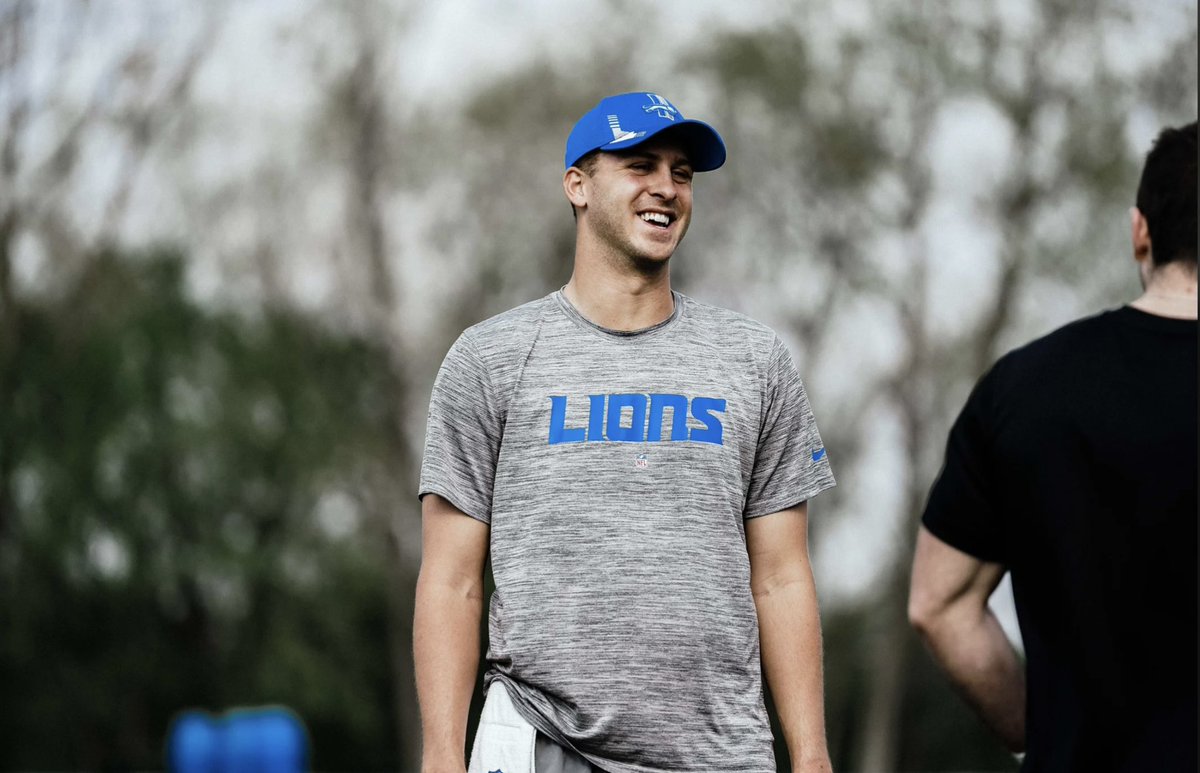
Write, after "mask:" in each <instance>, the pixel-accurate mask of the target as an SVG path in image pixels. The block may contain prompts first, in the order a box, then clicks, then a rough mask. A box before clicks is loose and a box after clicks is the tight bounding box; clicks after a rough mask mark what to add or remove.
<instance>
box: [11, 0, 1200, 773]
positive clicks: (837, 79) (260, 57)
mask: <svg viewBox="0 0 1200 773" xmlns="http://www.w3.org/2000/svg"><path fill="white" fill-rule="evenodd" d="M1196 60H1197V39H1196V4H1195V2H1194V1H1192V0H1148V1H1144V2H1136V3H1135V2H1133V0H1097V1H1096V2H1088V3H1080V2H1073V1H1070V0H1006V1H1005V2H1003V3H965V2H960V3H942V2H920V1H919V0H918V1H917V2H914V1H913V0H871V1H868V0H838V2H828V1H827V0H788V1H780V0H775V1H774V2H767V1H766V0H741V2H737V3H722V2H715V1H714V0H693V2H688V3H660V4H654V5H648V4H644V3H633V2H629V1H627V0H609V2H596V3H587V4H584V3H558V2H551V0H504V1H503V2H495V3H471V2H466V1H465V0H445V1H444V2H439V3H433V2H417V1H416V0H389V1H386V2H385V1H384V0H355V1H354V2H338V1H336V0H260V1H259V2H234V1H233V0H206V1H205V2H184V1H183V0H143V1H142V2H125V1H123V0H0V768H4V769H46V768H51V769H64V768H65V769H109V770H114V769H130V768H138V769H147V768H151V769H152V768H158V767H161V766H162V765H163V764H164V759H165V758H164V752H163V743H164V739H165V737H166V733H167V728H168V726H169V724H170V721H171V718H172V717H173V716H175V715H176V712H178V711H180V710H182V709H185V708H202V709H209V710H213V711H217V710H222V709H225V708H228V707H233V706H240V705H261V704H285V705H287V706H289V707H291V708H292V709H294V710H295V711H296V712H297V713H298V714H299V715H300V716H301V717H302V718H303V719H304V721H305V722H306V724H307V727H308V731H309V736H310V739H311V744H312V755H313V757H312V758H313V764H314V766H315V767H316V768H318V769H338V770H343V769H396V770H403V771H415V770H417V768H418V765H419V762H418V761H419V726H418V714H417V710H416V699H415V693H414V689H413V676H412V665H411V654H410V653H411V621H412V600H413V587H414V581H415V577H416V573H417V570H418V566H419V562H420V516H419V508H418V503H417V499H416V496H415V488H416V482H417V469H418V465H419V461H420V453H421V445H422V440H423V434H424V419H425V412H426V408H427V405H428V396H429V390H430V386H431V383H432V380H433V376H434V374H435V372H436V369H437V366H438V365H439V363H440V361H441V358H442V356H443V355H444V353H445V352H446V350H447V348H448V347H449V345H450V343H451V341H452V340H453V339H454V337H455V336H456V335H457V334H458V333H459V332H460V331H461V330H462V329H463V328H464V327H465V326H467V325H469V324H472V323H474V322H477V321H479V320H481V319H483V318H485V317H488V316H490V315H492V314H495V313H498V312H500V311H502V310H504V309H506V308H509V307H511V306H514V305H516V304H519V303H522V302H524V301H527V300H531V299H534V298H537V297H540V296H542V295H544V294H546V293H548V292H550V291H552V290H554V289H556V288H558V287H560V286H561V285H562V284H563V283H565V281H566V280H567V278H568V276H569V272H570V266H571V255H572V247H573V238H574V229H573V224H572V220H571V217H570V212H569V207H568V205H567V203H566V201H565V200H564V199H563V196H562V193H561V189H560V187H559V179H560V176H561V172H562V167H561V163H562V149H563V144H564V142H565V139H566V135H567V132H568V131H569V129H570V127H571V125H572V123H573V121H574V120H575V118H576V117H578V116H579V115H580V114H581V113H582V112H584V111H585V110H586V109H588V108H589V107H591V106H592V105H593V104H595V103H596V102H597V101H598V100H599V99H600V98H601V97H602V96H604V95H607V94H610V93H616V92H622V91H630V90H651V91H658V92H661V93H662V94H664V95H666V96H667V97H668V98H669V99H671V100H672V101H674V102H675V103H676V104H677V105H678V106H679V107H680V108H681V109H682V110H683V111H684V113H685V114H686V115H688V116H690V117H697V118H701V119H704V120H707V121H709V122H711V123H712V124H713V125H714V126H716V127H717V128H718V129H719V131H720V132H721V133H722V134H723V135H724V138H725V140H726V142H727V143H728V147H729V162H728V164H727V165H726V167H725V168H723V169H722V170H720V171H719V172H716V173H714V174H711V175H701V176H699V177H698V178H697V181H696V215H695V221H694V224H693V226H692V231H691V234H690V235H689V237H688V239H687V240H686V241H685V242H684V245H683V247H682V249H681V250H680V252H679V253H678V254H677V255H676V256H675V259H674V260H673V261H672V271H673V280H674V284H675V286H676V288H677V289H679V290H681V291H682V292H684V293H687V294H689V295H692V296H693V297H696V298H699V299H701V300H704V301H707V302H711V303H715V304H718V305H723V306H727V307H730V308H733V309H737V310H739V311H743V312H745V313H748V314H750V315H752V316H754V317H756V318H758V319H760V320H761V321H763V322H765V323H767V324H769V325H771V326H773V327H775V328H776V329H777V330H779V331H780V333H781V334H782V335H783V336H784V338H785V340H786V341H787V342H788V344H789V345H790V347H791V349H792V351H793V354H794V355H795V357H796V360H797V363H798V365H799V366H800V370H801V373H802V375H803V377H804V379H805V381H806V384H807V386H808V390H809V393H810V396H811V398H812V402H813V405H814V409H815V411H816V414H817V416H818V419H819V421H820V424H821V429H822V432H823V434H824V438H825V441H826V444H827V446H828V448H829V449H830V451H829V453H830V457H831V459H832V462H833V465H834V469H835V470H836V473H837V476H838V480H839V483H840V486H839V487H838V488H836V489H834V490H833V491H831V492H829V493H826V494H824V495H822V496H821V497H820V498H819V499H818V500H817V501H815V502H814V503H813V505H812V511H811V512H812V516H811V525H812V531H813V534H812V540H813V551H814V560H815V565H816V569H817V582H818V588H819V591H820V595H821V603H822V617H823V623H824V628H825V641H826V680H827V698H826V705H827V713H828V726H829V741H830V746H831V749H832V752H833V755H834V762H835V767H837V768H838V769H839V770H855V771H900V770H906V771H907V770H914V771H916V770H929V771H934V770H1012V769H1014V767H1015V765H1014V763H1013V762H1012V760H1011V758H1010V757H1008V755H1007V754H1005V753H1004V751H1003V750H1002V748H1001V747H1000V745H999V743H997V742H996V741H995V740H993V739H992V738H991V737H990V736H989V735H988V734H987V732H986V731H985V730H984V729H983V727H982V726H981V725H980V724H979V722H978V721H977V720H976V719H975V718H974V716H973V715H972V714H970V713H969V712H968V710H967V709H966V708H965V707H964V706H963V704H962V703H961V702H960V701H959V700H958V699H957V698H956V697H955V695H954V694H953V693H952V691H951V690H950V689H949V688H948V686H947V684H946V682H945V681H944V679H943V678H942V677H941V676H940V675H939V674H938V673H937V672H936V670H935V668H934V666H933V665H932V663H931V661H930V659H929V658H928V657H927V655H926V654H925V653H924V651H923V650H922V649H921V647H920V644H919V643H918V642H917V641H916V639H915V638H914V637H913V635H912V634H911V633H910V632H909V629H908V625H907V622H906V619H905V612H904V603H905V597H906V593H907V579H908V571H909V565H910V564H909V562H910V556H911V548H912V544H913V537H914V532H915V525H916V522H917V518H918V516H919V513H920V511H921V509H922V506H923V504H924V498H925V496H926V493H927V491H928V488H929V485H930V484H931V482H932V480H933V479H934V477H935V475H936V473H937V471H938V468H939V465H940V462H941V455H942V451H943V445H944V442H945V435H946V432H947V430H948V428H949V425H950V422H951V421H952V420H953V418H954V416H955V415H956V413H957V411H958V409H959V408H960V407H961V405H962V402H963V401H964V399H965V398H966V395H967V392H968V391H969V389H970V387H971V386H972V384H973V383H974V381H975V380H976V379H977V378H978V377H979V376H980V375H981V374H982V373H983V372H984V371H985V370H986V368H987V367H988V366H989V365H990V363H991V362H992V361H993V360H994V359H995V358H996V357H997V356H998V355H999V354H1000V353H1002V352H1003V351H1005V350H1007V349H1009V348H1011V347H1013V346H1015V345H1017V344H1019V343H1022V342H1024V341H1026V340H1029V339H1030V338H1032V337H1035V336H1037V335H1040V334H1042V333H1045V332H1048V331H1049V330H1051V329H1053V328H1055V327H1057V326H1059V325H1061V324H1063V323H1065V322H1066V321H1068V320H1070V319H1072V318H1074V317H1077V316H1080V315H1083V314H1086V313H1090V312H1093V311H1098V310H1100V309H1102V308H1105V307H1112V306H1116V305H1120V304H1121V303H1123V302H1126V301H1128V300H1130V299H1132V298H1134V297H1135V296H1136V295H1137V293H1138V291H1139V287H1138V284H1137V278H1136V273H1135V270H1134V265H1133V261H1132V259H1131V256H1130V249H1129V246H1128V238H1129V237H1128V212H1127V210H1128V207H1130V206H1131V205H1132V203H1133V198H1134V191H1135V188H1136V184H1137V175H1138V173H1139V170H1140V166H1141V158H1142V156H1143V155H1144V153H1145V152H1146V151H1147V150H1148V149H1149V146H1150V143H1151V141H1152V139H1153V137H1154V136H1155V135H1156V134H1157V132H1158V130H1159V129H1160V128H1161V127H1162V126H1164V125H1177V124H1181V123H1184V122H1188V121H1192V120H1195V117H1196V92H1197V61H1196ZM994 603H995V604H996V606H997V608H998V609H999V610H1000V613H1001V615H1002V617H1003V618H1004V620H1005V621H1006V625H1007V628H1008V630H1009V631H1010V634H1011V635H1012V636H1013V637H1014V640H1015V641H1017V643H1018V646H1019V637H1018V635H1017V632H1016V629H1015V623H1014V620H1013V615H1012V612H1011V594H1010V592H1009V591H1007V589H1006V588H1002V589H1001V591H999V592H998V593H997V596H996V598H995V599H994ZM782 754H783V752H782V750H781V760H782V759H783V757H782Z"/></svg>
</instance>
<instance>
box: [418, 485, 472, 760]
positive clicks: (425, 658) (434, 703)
mask: <svg viewBox="0 0 1200 773" xmlns="http://www.w3.org/2000/svg"><path fill="white" fill-rule="evenodd" d="M421 523H422V527H421V531H422V537H421V545H422V553H421V572H420V574H419V575H418V577H417V600H416V615H415V619H414V621H413V659H414V661H415V663H416V677H417V697H418V699H419V700H420V704H421V737H422V741H423V744H424V747H423V748H424V752H423V755H422V770H423V771H425V773H433V772H434V771H438V772H439V773H440V772H441V771H454V772H455V773H462V771H464V770H465V769H466V765H465V761H464V759H463V756H464V755H463V752H464V750H465V748H466V734H467V711H468V710H469V709H470V706H471V690H472V689H473V688H474V686H475V674H476V671H477V669H478V668H479V645H480V642H479V622H480V619H481V616H482V614H483V569H484V564H485V563H486V561H487V553H488V537H489V532H490V530H489V528H488V525H487V524H485V523H483V522H482V521H477V520H475V519H474V518H471V517H469V516H467V515H464V514H463V513H462V511H461V510H459V509H458V508H456V507H454V505H452V504H450V503H449V502H447V501H446V500H445V499H442V498H441V497H439V496H437V495H436V494H427V495H426V496H425V497H424V499H422V500H421Z"/></svg>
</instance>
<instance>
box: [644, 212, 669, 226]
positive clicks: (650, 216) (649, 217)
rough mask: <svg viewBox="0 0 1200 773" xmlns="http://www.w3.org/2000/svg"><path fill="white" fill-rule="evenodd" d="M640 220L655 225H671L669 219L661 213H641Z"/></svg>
mask: <svg viewBox="0 0 1200 773" xmlns="http://www.w3.org/2000/svg"><path fill="white" fill-rule="evenodd" d="M642 220H645V221H646V222H647V223H655V224H657V225H670V224H671V218H670V217H669V216H667V215H664V214H662V213H661V212H643V213H642Z"/></svg>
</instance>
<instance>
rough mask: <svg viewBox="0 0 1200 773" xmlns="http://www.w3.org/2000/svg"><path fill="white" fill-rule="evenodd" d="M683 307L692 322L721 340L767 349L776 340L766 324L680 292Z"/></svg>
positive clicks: (777, 338)
mask: <svg viewBox="0 0 1200 773" xmlns="http://www.w3.org/2000/svg"><path fill="white" fill-rule="evenodd" d="M679 297H680V298H682V299H683V303H684V311H685V314H686V315H687V318H688V319H689V320H690V321H691V323H692V324H694V325H698V326H701V327H703V328H706V329H708V330H711V331H712V332H713V334H714V335H715V336H716V337H717V338H718V339H720V340H728V341H730V342H732V343H735V344H738V345H746V344H750V345H751V346H754V347H755V348H756V350H757V349H762V350H764V351H766V352H770V350H771V348H772V347H773V346H774V345H775V343H776V341H778V340H779V335H778V334H777V333H776V332H775V330H774V329H773V328H771V327H770V326H769V325H765V324H763V323H762V322H759V321H758V320H756V319H754V318H753V317H751V316H749V315H748V314H743V313H742V312H740V311H734V310H733V309H727V308H725V307H723V306H714V305H713V304H711V303H705V302H703V301H698V300H696V299H695V298H692V297H690V296H687V295H682V294H680V296H679Z"/></svg>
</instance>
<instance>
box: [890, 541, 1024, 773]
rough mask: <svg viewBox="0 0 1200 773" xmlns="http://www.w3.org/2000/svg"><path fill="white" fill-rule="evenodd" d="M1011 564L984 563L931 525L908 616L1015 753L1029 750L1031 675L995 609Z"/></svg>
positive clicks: (920, 550)
mask: <svg viewBox="0 0 1200 773" xmlns="http://www.w3.org/2000/svg"><path fill="white" fill-rule="evenodd" d="M1005 571H1006V569H1005V567H1004V566H1002V565H1000V564H993V563H987V562H984V561H980V560H979V559H977V558H975V557H974V556H970V555H968V554H966V553H963V552H962V551H960V550H957V549H955V548H953V547H951V546H950V545H947V544H946V543H945V542H942V541H941V540H940V539H938V538H937V537H935V536H934V535H933V534H931V533H930V532H929V530H928V529H926V528H925V527H924V526H922V527H921V531H920V533H919V534H918V535H917V550H916V555H915V556H914V558H913V571H912V586H911V589H910V591H909V598H908V618H909V621H911V622H912V625H913V627H914V628H916V629H917V633H919V634H920V635H921V638H922V639H924V641H925V644H926V646H927V647H928V648H929V651H930V652H931V653H933V657H934V659H936V660H937V661H938V664H939V665H940V666H941V667H942V669H943V670H945V672H946V674H947V675H948V676H949V677H950V679H951V681H952V682H954V685H955V687H957V688H958V689H959V691H960V692H962V693H963V695H964V697H966V699H967V702H968V703H970V704H971V706H972V707H973V708H974V709H975V710H976V711H977V712H978V713H979V714H980V716H982V717H983V720H984V721H985V722H986V723H987V724H988V726H989V727H991V728H992V730H994V731H995V732H996V734H998V735H999V736H1000V739H1001V740H1002V741H1003V742H1004V745H1005V746H1007V747H1008V749H1009V751H1012V752H1020V751H1023V750H1024V749H1025V670H1024V668H1023V667H1022V666H1021V663H1020V662H1019V661H1018V659H1017V654H1016V652H1014V651H1013V648H1012V645H1011V644H1009V642H1008V637H1006V636H1005V635H1004V630H1003V629H1002V628H1001V627H1000V622H999V621H998V620H996V616H995V615H994V614H992V611H991V609H989V608H988V604H987V602H988V598H989V597H990V596H991V595H992V591H994V590H995V589H996V586H997V585H998V584H999V583H1000V579H1001V578H1002V577H1004V572H1005Z"/></svg>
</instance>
